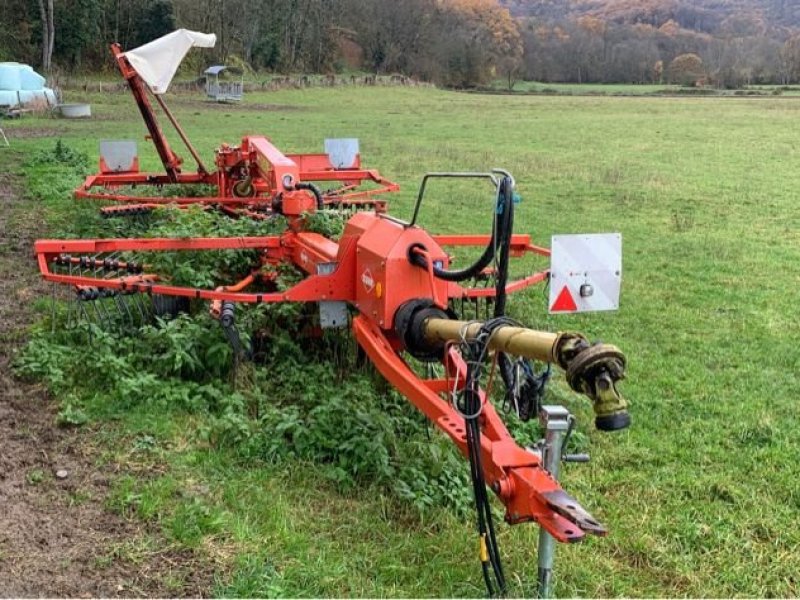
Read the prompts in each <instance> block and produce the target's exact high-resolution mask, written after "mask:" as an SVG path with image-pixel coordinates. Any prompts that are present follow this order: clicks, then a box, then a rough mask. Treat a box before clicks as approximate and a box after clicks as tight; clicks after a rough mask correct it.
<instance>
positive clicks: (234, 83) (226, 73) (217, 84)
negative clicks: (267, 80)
mask: <svg viewBox="0 0 800 600" xmlns="http://www.w3.org/2000/svg"><path fill="white" fill-rule="evenodd" d="M236 75H238V77H239V78H238V80H237V79H234V78H233V77H232V76H236ZM205 76H206V96H207V97H208V98H209V99H211V100H214V101H215V102H239V101H240V100H241V99H242V97H243V96H244V73H243V72H242V71H241V70H240V69H237V68H235V67H226V66H225V65H214V66H212V67H209V68H207V69H206V70H205Z"/></svg>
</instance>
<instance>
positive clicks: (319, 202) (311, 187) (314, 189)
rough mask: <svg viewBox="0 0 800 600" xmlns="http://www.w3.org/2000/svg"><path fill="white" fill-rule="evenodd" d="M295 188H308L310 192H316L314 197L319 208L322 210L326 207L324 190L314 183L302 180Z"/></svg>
mask: <svg viewBox="0 0 800 600" xmlns="http://www.w3.org/2000/svg"><path fill="white" fill-rule="evenodd" d="M294 189H296V190H308V191H309V192H311V193H312V194H314V198H315V199H316V200H317V210H322V209H323V208H325V204H324V203H323V201H322V192H321V191H320V190H319V188H318V187H317V186H315V185H314V184H313V183H305V182H302V181H301V182H300V183H296V184H295V186H294Z"/></svg>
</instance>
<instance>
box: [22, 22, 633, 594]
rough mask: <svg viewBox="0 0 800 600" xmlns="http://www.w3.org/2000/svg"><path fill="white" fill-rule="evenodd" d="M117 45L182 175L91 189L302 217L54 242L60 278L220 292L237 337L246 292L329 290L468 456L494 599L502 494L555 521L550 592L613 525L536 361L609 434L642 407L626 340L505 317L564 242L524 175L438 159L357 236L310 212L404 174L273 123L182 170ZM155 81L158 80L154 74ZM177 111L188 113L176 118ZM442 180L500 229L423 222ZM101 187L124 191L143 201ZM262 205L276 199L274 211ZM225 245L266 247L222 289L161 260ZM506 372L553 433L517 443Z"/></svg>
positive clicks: (510, 503) (508, 515) (87, 286)
mask: <svg viewBox="0 0 800 600" xmlns="http://www.w3.org/2000/svg"><path fill="white" fill-rule="evenodd" d="M176 33H177V32H176ZM157 41H158V40H157ZM187 49H188V48H187ZM112 50H113V52H114V56H115V57H116V59H117V62H118V64H119V65H120V68H121V70H122V73H123V75H124V76H125V78H126V79H127V80H128V82H129V84H130V87H131V90H132V91H133V94H134V97H135V98H136V101H137V104H138V105H139V107H140V109H141V110H142V115H143V116H144V118H145V122H146V123H147V126H148V130H149V131H150V135H151V137H152V139H153V141H154V142H156V148H157V149H158V152H159V156H160V157H161V159H162V161H163V162H164V165H165V167H166V168H167V173H166V174H165V175H147V174H138V173H133V172H121V173H115V174H110V173H102V174H100V175H96V176H93V177H90V178H89V179H88V180H87V182H86V184H84V187H83V188H82V189H83V190H84V193H82V194H79V196H80V195H82V196H83V197H87V196H88V195H89V194H88V190H89V189H91V188H93V187H95V186H98V185H99V186H103V187H105V188H112V189H113V188H114V187H115V186H117V185H134V184H136V185H161V184H163V183H167V182H179V183H210V184H212V185H215V186H217V189H218V190H219V195H218V196H215V197H214V198H203V199H202V200H196V199H179V200H178V202H179V203H181V202H185V203H191V202H197V201H199V202H203V203H206V204H209V205H216V206H218V207H220V208H222V209H223V210H224V211H226V212H228V211H234V212H236V213H238V214H242V212H240V211H246V212H244V214H248V213H249V212H253V213H259V214H263V215H266V214H269V215H281V216H282V217H284V218H285V220H286V221H285V222H286V228H285V230H284V231H283V232H281V233H279V234H276V235H265V236H257V237H218V238H135V239H85V240H39V241H37V242H36V244H35V252H36V255H37V259H38V265H39V269H40V271H41V273H42V276H43V277H44V279H46V280H47V281H51V282H53V283H54V284H61V285H64V286H69V287H70V288H72V289H73V290H74V291H75V294H76V297H77V302H78V303H80V304H81V305H83V306H84V307H85V306H86V305H93V306H94V307H93V308H92V309H91V310H97V311H101V310H107V309H106V308H102V309H101V308H100V306H101V305H108V304H112V305H113V304H120V303H121V302H123V301H124V300H126V299H131V298H135V299H136V301H137V302H139V304H140V305H145V304H147V305H150V306H156V305H157V304H158V303H163V302H164V301H165V299H167V300H171V301H175V302H178V303H180V302H186V303H187V304H188V301H189V300H193V301H194V302H195V303H200V302H202V301H205V302H207V303H208V307H209V310H210V312H211V314H212V315H213V316H215V317H216V318H218V319H219V321H220V323H221V325H222V326H223V328H224V329H225V331H226V334H227V335H228V337H229V340H231V342H232V344H234V345H235V344H239V341H238V335H237V332H236V325H235V321H236V317H235V315H236V306H237V305H255V304H277V303H285V302H300V303H314V304H317V305H318V307H319V324H320V326H321V327H323V328H327V327H339V328H342V327H345V328H346V327H349V328H351V329H352V333H353V335H354V337H355V340H356V341H357V343H358V345H359V346H360V348H361V349H362V350H363V352H364V353H365V355H366V357H367V358H368V360H369V361H370V362H371V363H372V364H373V365H374V367H375V368H376V369H377V370H378V371H379V372H380V373H381V374H382V375H383V377H385V378H386V379H387V380H388V381H389V382H390V383H391V384H392V385H393V386H394V387H395V388H396V389H397V390H399V391H400V392H401V393H402V394H403V395H404V396H405V397H406V398H408V400H409V401H410V402H411V403H412V404H413V405H414V406H415V407H416V408H417V409H418V410H419V411H420V412H421V413H422V414H424V415H425V416H426V417H427V418H428V419H429V420H430V422H431V423H433V424H434V425H435V426H436V427H437V428H438V429H439V430H440V431H441V432H442V433H444V434H445V435H446V436H448V437H449V438H450V439H451V440H452V441H453V443H454V444H455V445H456V446H457V448H458V449H459V450H460V452H461V453H462V454H463V455H464V456H465V457H466V458H467V460H468V463H469V467H470V473H471V478H472V483H473V492H474V500H475V506H476V514H477V529H478V536H479V546H478V547H479V558H480V562H481V566H482V569H483V574H484V578H485V582H486V586H487V590H488V592H489V593H490V595H492V594H497V593H500V594H502V593H504V592H505V590H506V583H505V576H504V573H503V568H502V564H501V559H500V553H499V548H498V544H497V541H496V538H495V530H494V524H493V518H492V511H491V506H490V494H489V491H491V492H493V494H494V495H495V497H496V498H497V499H498V500H499V501H500V502H501V503H502V504H503V505H504V507H505V520H506V522H508V523H509V524H518V523H525V522H536V523H538V524H539V526H540V528H541V533H540V543H539V553H538V561H539V585H540V588H539V589H540V594H541V595H542V596H547V595H548V594H550V590H551V573H552V567H553V550H554V541H558V542H576V541H579V540H581V539H583V538H584V537H585V536H586V535H587V534H594V535H601V536H602V535H605V534H606V528H605V527H604V526H603V525H601V524H600V523H599V522H598V521H597V520H596V519H595V518H594V517H592V516H591V515H590V514H589V513H588V512H587V511H586V510H585V509H584V508H583V507H582V506H581V505H580V503H579V502H578V501H577V500H576V499H574V498H573V497H572V496H570V495H569V494H568V493H567V492H565V491H564V490H563V489H562V488H561V487H560V485H559V483H558V481H557V476H558V469H559V464H560V462H561V461H562V460H573V461H583V460H585V459H586V457H585V456H568V455H565V454H564V453H563V447H564V446H565V437H567V436H568V435H569V433H570V431H571V430H572V425H573V423H574V419H573V417H572V416H571V415H570V414H569V413H568V412H567V411H566V410H565V409H563V408H562V407H560V406H551V405H544V406H543V405H542V397H543V390H544V387H545V384H546V381H547V377H548V375H549V373H550V371H549V367H548V369H547V370H546V371H544V372H541V371H540V372H538V373H537V370H536V369H535V368H534V364H533V361H538V362H540V363H546V364H547V365H550V364H552V363H555V364H556V365H557V366H559V367H560V368H562V369H563V370H564V371H565V373H566V380H567V383H568V385H569V386H570V388H572V389H573V390H574V391H576V392H578V393H580V394H583V395H585V396H586V397H588V398H589V399H590V400H591V402H592V405H593V408H594V411H595V414H596V420H595V423H596V426H597V427H598V429H600V430H604V431H614V430H619V429H623V428H625V427H627V426H628V425H629V424H630V417H629V415H628V411H627V403H626V402H625V400H624V399H623V398H622V396H621V395H620V394H619V392H618V390H617V383H618V382H619V381H620V380H621V379H623V378H624V374H625V364H626V362H625V357H624V355H623V354H622V352H621V351H620V350H619V349H618V348H616V347H615V346H613V345H610V344H604V343H591V342H590V341H589V340H587V339H586V338H585V337H584V336H583V335H581V334H579V333H568V332H562V333H550V332H546V331H537V330H533V329H528V328H525V327H523V326H521V325H520V324H518V323H517V322H515V321H513V320H512V319H510V318H509V317H507V316H506V314H505V305H506V299H507V295H508V294H510V293H514V292H519V291H522V290H525V289H527V288H529V287H530V286H533V285H535V284H537V283H540V282H543V281H545V280H547V279H548V275H549V274H548V271H546V270H545V271H540V272H536V273H533V274H531V275H528V276H525V277H521V278H519V279H516V280H509V275H508V273H509V264H510V261H511V260H512V258H516V257H521V256H526V255H540V256H548V255H549V250H547V249H545V248H542V247H539V246H536V245H534V244H533V243H532V241H531V238H530V236H529V235H520V234H514V233H513V224H514V205H515V202H516V201H517V198H516V195H515V191H514V186H515V183H514V180H513V178H512V177H511V176H510V175H509V174H508V173H506V172H504V171H500V170H494V171H491V172H487V173H429V174H428V175H426V176H425V177H424V178H423V180H422V185H421V187H420V192H419V195H418V197H417V202H416V206H415V210H414V213H413V217H412V218H411V220H410V221H404V220H401V219H398V218H396V217H393V216H391V215H389V214H388V213H387V212H386V211H385V205H384V204H383V203H379V204H375V205H374V206H372V207H371V208H372V209H371V210H365V208H366V207H365V206H363V205H361V204H356V206H357V208H359V209H360V210H358V211H357V212H355V213H354V214H353V215H352V216H350V217H349V219H348V221H347V223H346V226H345V228H344V232H343V234H342V235H341V237H340V238H339V239H336V240H334V239H330V238H328V237H325V236H323V235H321V234H319V233H314V232H311V231H308V230H307V223H308V217H309V215H311V214H313V213H315V212H316V211H319V210H324V209H325V208H326V207H327V206H329V205H330V204H331V203H332V202H333V198H338V199H339V200H340V201H341V202H343V203H344V202H350V201H358V202H361V201H362V200H363V198H364V197H359V198H355V197H354V196H351V195H349V194H351V193H352V192H351V189H352V188H351V187H350V186H351V185H352V184H355V183H361V182H363V181H367V180H368V181H371V182H375V183H377V184H379V185H380V186H381V187H380V188H379V189H381V190H382V191H393V190H395V189H397V186H396V185H395V184H391V183H389V182H387V180H385V179H384V178H383V177H381V176H380V175H378V174H377V172H376V171H363V170H361V169H360V168H359V167H358V165H357V164H356V163H351V165H350V167H348V168H339V167H336V166H334V163H335V162H336V161H332V159H331V157H330V156H328V155H326V156H324V157H323V156H319V155H294V156H292V155H283V154H282V153H280V151H278V150H277V149H276V148H275V147H274V146H272V145H271V144H270V143H269V142H268V141H267V140H266V138H263V137H249V138H245V140H244V141H243V143H242V145H241V146H240V147H238V148H227V147H223V148H221V149H220V150H218V151H217V166H218V171H217V172H216V173H214V174H209V173H208V172H207V171H205V170H204V169H203V167H202V163H201V161H200V160H199V158H198V157H197V156H195V159H196V160H197V162H198V166H199V167H200V168H199V170H198V172H197V173H196V174H191V175H182V174H181V173H180V171H179V165H180V162H179V161H178V160H177V159H176V157H175V155H174V154H173V153H172V152H171V150H170V149H169V147H168V145H167V144H166V141H165V140H164V138H163V135H161V134H160V129H159V128H158V125H157V123H156V122H155V120H154V117H153V112H152V110H151V109H150V108H148V107H149V104H148V103H146V102H145V101H146V94H145V85H144V82H143V80H142V77H141V76H140V74H139V73H138V71H137V70H136V69H134V68H133V67H132V66H131V64H130V63H129V62H128V61H127V59H126V54H123V53H121V52H120V50H119V48H118V47H117V46H114V47H113V48H112ZM150 87H151V90H153V88H154V86H153V84H152V83H151V84H150ZM155 96H156V98H158V96H159V95H158V94H155ZM163 106H164V105H163V104H162V108H163ZM167 114H169V113H167ZM170 120H171V121H173V124H176V127H177V123H176V122H175V121H174V119H173V118H170ZM177 129H178V131H180V128H179V127H177ZM182 137H184V136H182ZM193 155H194V152H193ZM354 164H355V165H356V166H353V165H354ZM326 178H327V179H326ZM330 178H333V180H337V181H340V182H345V183H344V187H343V189H344V191H341V190H340V191H339V192H337V193H335V194H333V193H331V194H323V193H320V192H319V190H317V189H315V186H314V184H313V182H315V181H320V180H330ZM434 178H477V179H480V180H482V181H485V182H488V183H489V184H490V185H491V189H492V193H493V202H492V222H493V224H492V232H491V234H488V235H447V236H441V235H432V234H430V233H428V232H427V231H426V230H425V229H423V228H421V227H420V226H419V225H418V224H417V216H418V214H419V210H420V206H421V205H422V204H423V202H424V199H425V189H426V184H427V183H428V182H429V181H430V180H431V179H434ZM100 195H101V196H102V199H104V200H112V201H114V202H120V203H125V202H127V203H130V201H131V200H132V198H130V197H127V196H125V197H123V196H109V195H106V194H100ZM373 196H374V194H371V195H370V196H369V198H373ZM173 200H174V199H173ZM262 203H263V204H265V205H266V208H264V209H262ZM459 247H473V248H477V249H479V250H480V255H479V257H478V258H477V260H475V261H474V262H473V263H472V264H469V265H467V266H465V267H462V268H454V266H453V260H454V259H453V257H452V256H451V255H450V254H449V253H448V252H447V251H445V248H459ZM220 250H223V251H225V250H242V251H250V252H251V253H252V256H254V257H255V258H254V260H253V261H252V264H250V266H249V269H248V270H247V271H246V272H243V273H241V274H240V278H239V279H238V280H231V281H220V282H217V285H214V286H208V287H190V286H183V285H178V284H175V283H173V282H172V281H171V280H170V276H169V274H165V273H160V272H158V270H157V269H155V268H154V267H153V266H152V265H153V263H156V262H157V261H155V260H154V257H156V256H157V255H158V253H161V252H173V253H175V252H177V253H202V252H215V251H220ZM286 267H290V268H292V269H294V270H296V271H297V272H299V273H300V274H301V275H302V279H300V281H299V282H297V283H296V284H294V285H292V286H291V287H289V288H288V289H279V288H277V287H276V282H275V273H276V270H277V269H278V268H286ZM617 274H618V273H617ZM476 281H479V282H482V284H480V283H479V284H476V283H475V282H476ZM591 287H592V286H591V285H590V284H589V283H584V284H582V286H581V291H580V296H584V291H586V292H587V293H588V294H591V292H592V290H591ZM584 288H586V290H584ZM565 289H567V288H566V287H565ZM562 296H563V291H562V294H561V296H559V299H558V300H557V302H562V299H561V298H562ZM480 299H482V300H486V301H489V304H488V305H489V306H491V308H492V312H491V314H489V315H488V318H486V319H484V320H462V318H461V316H460V315H459V314H458V311H457V310H456V308H457V307H458V306H459V303H461V302H464V301H468V302H469V301H473V300H474V301H477V300H480ZM573 304H574V302H573ZM569 308H570V309H571V310H576V309H577V307H576V308H572V307H569ZM83 310H87V309H85V308H84V309H83ZM126 310H128V309H126ZM129 312H130V310H129ZM156 312H158V307H157V306H156ZM143 314H144V313H143ZM409 357H413V359H414V360H409ZM416 361H419V362H422V363H425V364H434V365H438V367H437V370H436V371H435V373H440V375H437V374H435V373H434V372H433V371H429V376H421V375H419V374H418V373H417V371H416V370H415V368H414V366H413V364H414V363H416ZM432 373H433V374H432ZM495 373H498V374H499V376H500V377H498V378H497V379H500V380H502V383H503V384H504V388H505V393H504V401H503V404H504V405H505V406H507V407H508V408H509V410H513V411H514V412H515V413H516V414H517V415H518V416H519V417H520V418H521V419H523V420H527V419H531V418H537V417H538V418H539V419H540V421H541V423H542V425H543V426H544V430H545V438H544V439H543V440H542V441H541V442H540V444H539V445H538V446H536V447H527V448H526V447H521V446H520V445H518V444H517V443H516V442H515V440H514V439H513V437H512V436H511V434H510V433H509V431H508V429H507V428H506V426H505V424H504V422H503V420H502V418H501V416H500V414H499V413H498V411H497V410H496V409H495V407H494V404H493V403H492V402H491V401H490V400H489V393H487V391H486V389H485V387H486V385H487V384H486V381H487V378H489V379H490V378H491V376H492V375H493V374H495Z"/></svg>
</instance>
